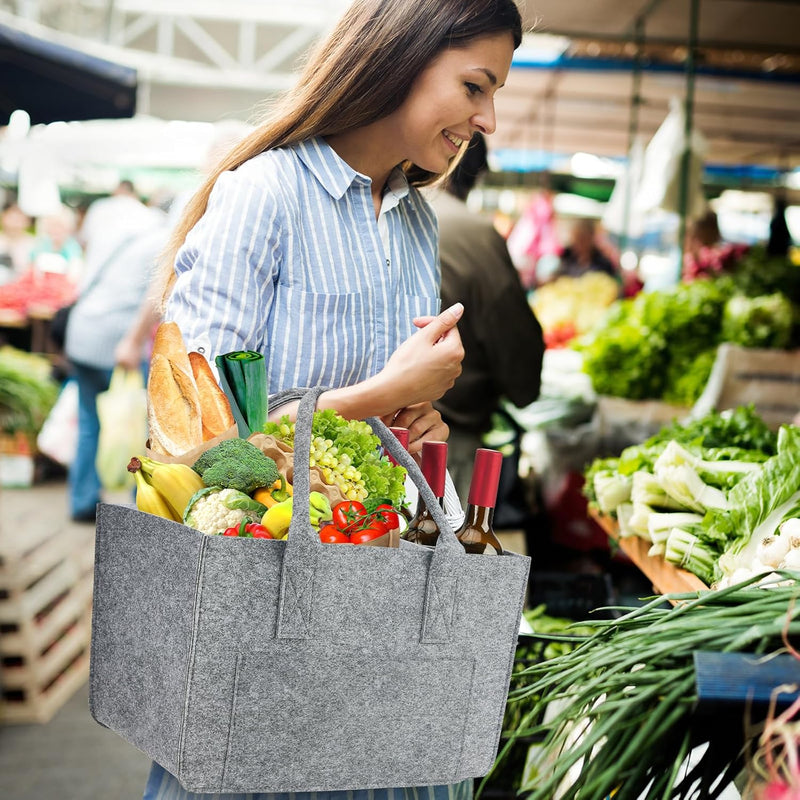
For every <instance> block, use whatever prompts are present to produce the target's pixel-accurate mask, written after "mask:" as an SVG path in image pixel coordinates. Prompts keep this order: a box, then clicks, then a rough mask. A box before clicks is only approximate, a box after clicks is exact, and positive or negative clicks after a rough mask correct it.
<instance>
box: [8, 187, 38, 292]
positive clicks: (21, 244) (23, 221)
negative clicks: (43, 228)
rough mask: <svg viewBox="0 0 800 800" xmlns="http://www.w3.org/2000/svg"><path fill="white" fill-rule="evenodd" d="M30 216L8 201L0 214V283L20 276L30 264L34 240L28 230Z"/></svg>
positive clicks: (30, 221)
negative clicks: (0, 266) (1, 271)
mask: <svg viewBox="0 0 800 800" xmlns="http://www.w3.org/2000/svg"><path fill="white" fill-rule="evenodd" d="M31 224H32V220H31V218H30V217H29V216H28V215H27V214H26V213H25V212H24V211H23V210H22V209H21V208H20V207H19V206H18V205H17V204H16V203H15V202H11V203H8V204H7V205H6V206H5V207H4V208H3V212H2V214H0V265H2V266H3V267H4V269H3V274H2V275H0V283H7V282H9V281H11V280H14V279H15V278H18V277H20V275H22V274H23V273H24V272H26V271H27V270H28V268H29V267H30V265H31V251H32V250H33V245H34V242H35V237H34V235H33V234H32V233H31V232H30V227H31Z"/></svg>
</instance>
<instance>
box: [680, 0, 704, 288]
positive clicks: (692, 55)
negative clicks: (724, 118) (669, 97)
mask: <svg viewBox="0 0 800 800" xmlns="http://www.w3.org/2000/svg"><path fill="white" fill-rule="evenodd" d="M689 4H690V5H689V41H688V50H687V53H686V98H685V100H684V140H683V154H682V156H681V173H680V185H679V195H678V213H679V215H680V224H679V226H678V247H679V254H680V261H679V271H678V275H680V274H681V273H682V272H683V260H684V256H685V254H686V228H687V225H686V217H687V212H688V210H689V176H690V172H691V166H692V130H693V126H694V85H695V66H696V55H697V33H698V27H699V20H700V0H689Z"/></svg>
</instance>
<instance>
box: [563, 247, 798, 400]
mask: <svg viewBox="0 0 800 800" xmlns="http://www.w3.org/2000/svg"><path fill="white" fill-rule="evenodd" d="M716 274H717V273H715V275H716ZM718 275H719V276H718V277H713V278H711V277H708V275H704V276H703V277H704V279H702V280H700V279H698V280H692V281H690V282H684V283H680V284H678V285H676V286H674V287H670V288H668V289H663V290H659V291H653V292H646V293H641V294H639V295H637V296H636V297H634V298H630V299H624V300H619V301H617V302H616V303H614V304H613V305H612V306H611V308H610V309H609V310H608V313H607V314H606V316H604V318H603V319H602V320H601V321H600V322H599V323H598V324H597V325H596V326H595V327H594V328H592V330H591V331H589V332H588V333H587V334H586V335H585V336H583V337H582V338H581V339H579V340H577V341H576V342H575V344H574V345H573V346H574V347H575V349H577V350H579V351H580V352H581V353H582V354H583V360H584V370H585V371H586V372H587V373H588V375H589V376H590V378H591V380H592V385H593V387H594V389H595V391H596V392H597V393H598V394H601V395H611V396H613V397H624V398H628V399H631V400H645V399H658V400H664V401H666V402H670V403H675V404H678V405H691V404H692V403H694V402H695V400H697V399H698V397H699V396H700V394H701V393H702V391H703V388H704V387H705V385H706V383H707V381H708V376H709V374H710V372H711V367H712V365H713V363H714V358H715V355H716V349H717V346H718V345H719V344H721V343H723V342H730V343H732V344H737V345H741V346H742V347H754V348H765V349H772V348H774V349H785V348H789V347H797V346H800V324H799V323H800V267H798V266H796V265H794V264H793V263H792V262H791V261H789V260H788V259H780V258H779V259H775V258H767V257H766V255H764V253H763V250H761V249H759V248H753V249H751V250H750V251H748V252H747V253H746V255H744V256H742V257H741V258H740V259H739V260H738V261H734V262H733V263H732V265H730V266H729V267H728V268H727V271H725V270H721V271H720V272H719V273H718Z"/></svg>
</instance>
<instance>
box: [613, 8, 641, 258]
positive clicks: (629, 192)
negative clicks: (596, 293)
mask: <svg viewBox="0 0 800 800" xmlns="http://www.w3.org/2000/svg"><path fill="white" fill-rule="evenodd" d="M644 23H645V17H644V15H639V16H638V17H637V18H636V23H635V39H636V53H635V55H634V57H633V72H632V74H631V108H630V114H629V116H628V158H627V162H626V165H625V173H626V180H625V201H624V204H623V220H622V236H621V237H620V247H619V249H620V252H624V251H625V250H626V249H627V247H628V242H629V239H630V233H629V231H630V224H631V204H632V203H633V186H632V185H631V180H632V176H633V171H632V169H631V167H632V163H631V156H632V154H633V143H634V141H635V140H636V136H637V134H638V132H639V109H640V107H641V105H642V94H641V86H642V50H643V44H644Z"/></svg>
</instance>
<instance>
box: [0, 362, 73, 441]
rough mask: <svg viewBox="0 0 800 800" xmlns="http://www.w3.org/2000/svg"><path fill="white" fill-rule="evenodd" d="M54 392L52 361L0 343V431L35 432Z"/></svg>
mask: <svg viewBox="0 0 800 800" xmlns="http://www.w3.org/2000/svg"><path fill="white" fill-rule="evenodd" d="M58 392H59V386H58V383H57V381H55V380H54V379H53V377H52V365H51V364H50V362H49V361H48V360H47V359H46V358H44V357H43V356H40V355H35V354H32V353H26V352H24V351H22V350H17V349H16V348H14V347H9V346H4V347H0V432H2V433H5V434H24V435H25V436H28V437H33V436H35V435H36V434H37V433H38V432H39V431H40V430H41V427H42V425H43V423H44V421H45V419H46V418H47V415H48V414H49V413H50V409H51V408H52V407H53V405H54V404H55V402H56V398H57V397H58Z"/></svg>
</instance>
